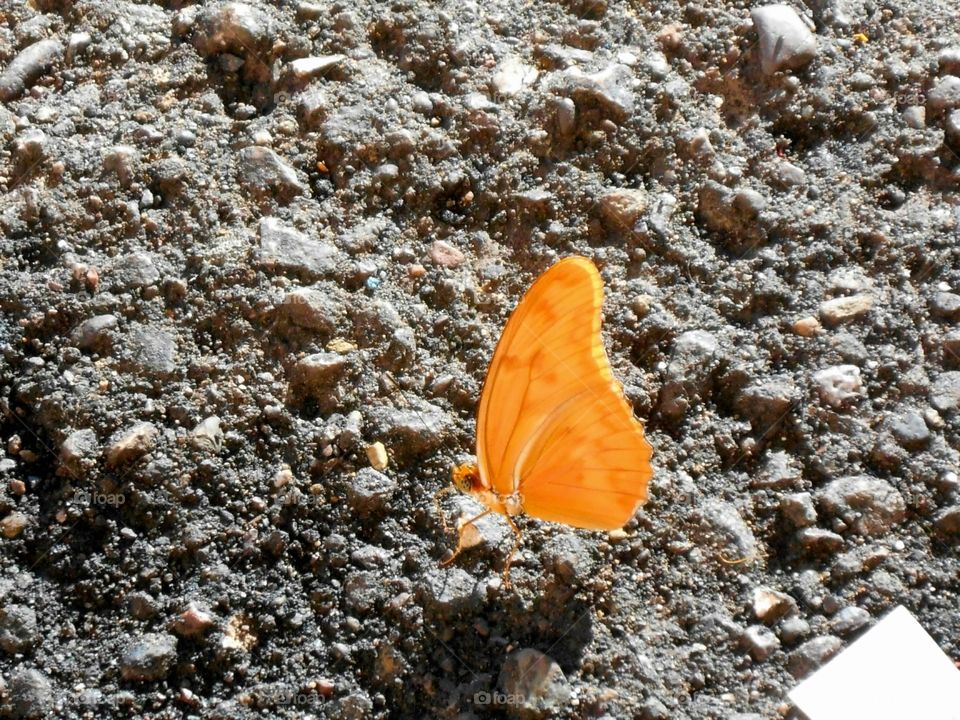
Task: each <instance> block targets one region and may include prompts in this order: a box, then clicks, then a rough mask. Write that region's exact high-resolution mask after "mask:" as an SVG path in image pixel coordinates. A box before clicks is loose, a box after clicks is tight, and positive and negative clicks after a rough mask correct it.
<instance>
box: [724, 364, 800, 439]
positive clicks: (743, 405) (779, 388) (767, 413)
mask: <svg viewBox="0 0 960 720" xmlns="http://www.w3.org/2000/svg"><path fill="white" fill-rule="evenodd" d="M795 394H796V386H795V385H794V382H793V379H792V378H791V377H790V376H789V375H773V376H771V377H766V378H763V379H761V380H757V381H756V382H753V383H751V384H750V385H748V386H747V387H745V388H744V389H743V390H741V391H740V395H739V397H737V401H736V406H737V411H738V412H740V413H741V414H742V415H745V416H746V417H748V418H750V421H751V423H753V425H754V429H755V430H758V431H760V432H761V433H767V432H769V431H770V430H771V429H772V428H773V426H774V425H776V424H777V423H779V422H781V421H782V420H783V419H784V418H785V417H786V415H787V413H789V412H790V408H791V407H792V406H793V400H794V396H795Z"/></svg>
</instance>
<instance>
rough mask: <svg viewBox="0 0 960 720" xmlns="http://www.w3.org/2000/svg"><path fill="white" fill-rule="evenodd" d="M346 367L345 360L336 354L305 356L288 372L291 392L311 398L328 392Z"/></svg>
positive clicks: (324, 353) (322, 353)
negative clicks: (304, 394)
mask: <svg viewBox="0 0 960 720" xmlns="http://www.w3.org/2000/svg"><path fill="white" fill-rule="evenodd" d="M348 365H349V363H348V362H347V358H345V357H344V356H343V355H338V354H337V353H331V352H320V353H314V354H313V355H307V356H306V357H304V358H301V359H300V360H298V361H297V364H296V365H294V366H293V369H292V370H291V372H290V386H291V390H294V391H295V392H297V393H306V394H308V395H311V396H319V395H322V394H323V393H327V392H330V391H331V390H332V389H333V387H334V386H335V385H336V383H337V381H338V380H339V379H340V377H341V376H342V375H343V371H344V370H346V368H347V366H348Z"/></svg>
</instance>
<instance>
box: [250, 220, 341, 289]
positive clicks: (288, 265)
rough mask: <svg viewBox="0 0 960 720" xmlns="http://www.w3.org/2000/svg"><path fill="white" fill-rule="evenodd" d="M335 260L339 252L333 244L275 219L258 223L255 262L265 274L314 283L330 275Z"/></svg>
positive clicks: (333, 268)
mask: <svg viewBox="0 0 960 720" xmlns="http://www.w3.org/2000/svg"><path fill="white" fill-rule="evenodd" d="M337 258H338V252H337V249H336V247H335V246H334V245H333V244H332V243H329V242H325V241H322V240H318V239H315V238H312V237H308V236H307V235H305V234H303V233H302V232H300V231H299V230H296V229H294V228H291V227H287V226H286V225H283V224H282V223H281V222H280V221H279V220H278V219H277V218H274V217H265V218H263V219H262V220H261V221H260V248H259V253H258V257H257V261H258V263H259V264H260V265H261V266H262V267H264V268H266V269H268V270H271V271H274V272H281V273H284V272H289V273H293V274H295V275H297V276H300V277H304V278H307V279H315V278H318V277H325V276H328V275H331V274H332V273H333V272H334V270H335V269H336V266H337Z"/></svg>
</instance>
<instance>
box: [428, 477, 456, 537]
mask: <svg viewBox="0 0 960 720" xmlns="http://www.w3.org/2000/svg"><path fill="white" fill-rule="evenodd" d="M455 490H456V488H455V487H454V486H453V485H447V486H446V487H442V488H440V489H439V490H437V491H436V492H435V493H434V494H433V507H434V509H435V510H436V513H437V515H438V516H439V518H440V522H442V523H443V530H444V532H446V531H447V530H449V529H450V525H449V523H447V516H446V515H444V514H443V508H441V507H440V499H441V498H442V497H443V496H444V495H449V494H450V493H452V492H454V491H455Z"/></svg>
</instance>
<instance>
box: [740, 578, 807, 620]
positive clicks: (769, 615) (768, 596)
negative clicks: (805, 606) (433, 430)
mask: <svg viewBox="0 0 960 720" xmlns="http://www.w3.org/2000/svg"><path fill="white" fill-rule="evenodd" d="M751 604H752V607H753V614H754V616H755V617H756V618H757V620H760V621H761V622H765V623H767V624H769V623H772V622H775V621H776V620H779V619H780V618H782V617H783V616H784V615H790V614H792V613H795V612H796V611H797V602H796V600H794V599H793V598H792V597H790V596H789V595H787V594H786V593H784V592H780V591H779V590H774V589H773V588H768V587H758V588H755V589H754V591H753V600H752V603H751Z"/></svg>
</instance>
